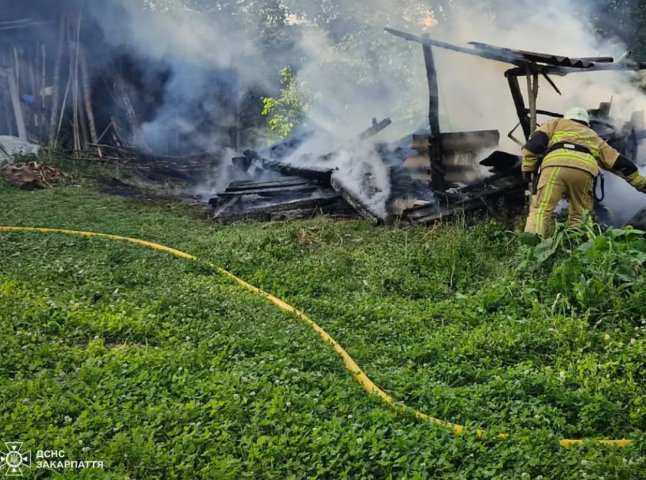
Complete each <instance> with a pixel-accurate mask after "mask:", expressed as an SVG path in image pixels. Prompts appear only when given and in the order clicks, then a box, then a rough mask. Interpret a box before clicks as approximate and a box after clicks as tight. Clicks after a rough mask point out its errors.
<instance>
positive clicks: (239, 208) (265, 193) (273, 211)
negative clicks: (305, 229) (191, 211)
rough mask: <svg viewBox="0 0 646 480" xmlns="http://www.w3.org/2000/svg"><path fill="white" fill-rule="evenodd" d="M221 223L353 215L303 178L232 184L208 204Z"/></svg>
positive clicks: (340, 200)
mask: <svg viewBox="0 0 646 480" xmlns="http://www.w3.org/2000/svg"><path fill="white" fill-rule="evenodd" d="M209 203H210V204H211V206H212V207H213V209H214V210H213V218H214V219H215V220H216V221H218V222H220V223H232V222H237V221H243V220H256V221H275V220H295V219H303V218H310V217H313V216H315V215H317V214H329V215H335V216H343V217H351V216H353V214H354V211H353V210H352V209H351V208H349V206H348V204H347V203H346V202H344V201H343V198H342V197H341V196H340V195H339V194H338V193H337V192H335V191H334V190H333V189H332V188H330V187H328V186H325V185H320V184H317V183H315V182H314V181H311V180H307V179H304V178H302V177H280V178H276V179H268V180H259V181H249V180H242V181H235V182H232V183H231V184H230V185H229V186H228V187H227V189H226V190H225V191H224V192H222V193H219V194H218V196H217V197H215V198H212V199H211V200H210V202H209Z"/></svg>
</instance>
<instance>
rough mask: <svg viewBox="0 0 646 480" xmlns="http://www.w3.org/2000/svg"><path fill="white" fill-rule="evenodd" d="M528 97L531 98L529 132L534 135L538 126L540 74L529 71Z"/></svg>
mask: <svg viewBox="0 0 646 480" xmlns="http://www.w3.org/2000/svg"><path fill="white" fill-rule="evenodd" d="M527 96H528V98H529V131H530V135H531V134H532V133H534V131H535V130H536V127H537V125H538V119H537V113H536V100H537V99H538V73H532V72H531V71H530V70H529V68H528V70H527Z"/></svg>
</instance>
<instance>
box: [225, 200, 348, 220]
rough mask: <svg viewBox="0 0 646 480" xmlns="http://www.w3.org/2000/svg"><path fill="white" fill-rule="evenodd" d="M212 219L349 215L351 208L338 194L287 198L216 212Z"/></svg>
mask: <svg viewBox="0 0 646 480" xmlns="http://www.w3.org/2000/svg"><path fill="white" fill-rule="evenodd" d="M217 213H218V214H217V216H214V220H215V221H216V222H218V223H225V224H227V223H233V222H240V221H246V220H255V221H276V220H291V219H302V218H310V217H313V216H315V215H317V214H319V213H325V214H339V215H344V216H347V215H351V214H352V209H351V208H349V207H348V204H347V203H346V202H345V201H344V200H343V199H342V198H341V197H339V196H337V195H335V196H331V197H330V196H328V197H322V198H314V199H311V198H308V199H295V200H288V201H285V202H281V203H276V204H272V205H263V206H258V207H249V208H243V209H235V210H227V209H226V208H225V209H223V211H219V212H217Z"/></svg>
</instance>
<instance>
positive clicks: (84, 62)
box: [80, 47, 102, 157]
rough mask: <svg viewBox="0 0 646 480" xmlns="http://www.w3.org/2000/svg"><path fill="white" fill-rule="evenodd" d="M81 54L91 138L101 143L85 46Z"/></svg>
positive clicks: (99, 151)
mask: <svg viewBox="0 0 646 480" xmlns="http://www.w3.org/2000/svg"><path fill="white" fill-rule="evenodd" d="M80 49H81V51H80V55H81V58H80V60H81V77H82V80H83V100H84V102H83V103H84V104H85V114H86V116H87V122H88V126H89V128H90V139H91V140H92V143H93V144H94V145H97V144H98V143H99V137H98V135H97V132H96V121H95V120H94V112H93V111H92V83H91V82H92V80H91V79H90V73H89V71H88V68H87V56H86V54H85V50H84V49H83V47H80ZM97 151H98V154H99V157H101V156H102V154H101V148H99V147H97Z"/></svg>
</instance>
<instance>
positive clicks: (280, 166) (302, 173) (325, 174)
mask: <svg viewBox="0 0 646 480" xmlns="http://www.w3.org/2000/svg"><path fill="white" fill-rule="evenodd" d="M265 166H267V167H269V168H271V169H272V170H275V171H277V172H280V173H282V174H283V175H288V176H297V177H302V178H306V179H308V180H313V181H317V182H320V183H321V184H323V185H330V180H331V178H332V172H334V169H332V168H320V167H297V166H295V165H290V164H287V163H282V162H267V163H265Z"/></svg>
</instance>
